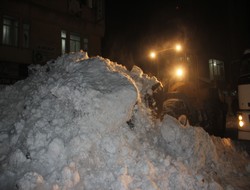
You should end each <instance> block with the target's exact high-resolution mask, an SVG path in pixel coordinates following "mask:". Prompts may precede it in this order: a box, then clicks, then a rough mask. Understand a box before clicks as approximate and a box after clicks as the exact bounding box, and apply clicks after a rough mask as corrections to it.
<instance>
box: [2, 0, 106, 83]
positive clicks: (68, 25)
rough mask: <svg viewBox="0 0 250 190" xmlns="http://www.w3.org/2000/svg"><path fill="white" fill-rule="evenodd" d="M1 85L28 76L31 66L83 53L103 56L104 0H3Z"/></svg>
mask: <svg viewBox="0 0 250 190" xmlns="http://www.w3.org/2000/svg"><path fill="white" fill-rule="evenodd" d="M0 4H1V6H0V25H1V30H0V84H12V83H14V82H16V81H17V80H20V79H23V78H25V77H27V74H28V69H27V66H28V65H30V64H45V63H46V62H47V61H48V60H51V59H56V58H57V57H58V56H60V55H62V54H64V53H69V52H75V51H79V50H84V51H87V52H88V54H89V55H90V56H91V55H93V56H94V55H101V42H102V38H103V37H104V31H105V20H104V0H2V1H1V3H0Z"/></svg>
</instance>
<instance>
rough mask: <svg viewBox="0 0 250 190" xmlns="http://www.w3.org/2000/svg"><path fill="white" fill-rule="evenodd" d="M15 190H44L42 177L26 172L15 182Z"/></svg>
mask: <svg viewBox="0 0 250 190" xmlns="http://www.w3.org/2000/svg"><path fill="white" fill-rule="evenodd" d="M16 189H18V190H33V189H45V185H44V181H43V177H42V176H40V175H39V174H37V173H36V172H28V173H26V174H24V176H23V177H22V178H21V179H19V180H18V181H17V184H16Z"/></svg>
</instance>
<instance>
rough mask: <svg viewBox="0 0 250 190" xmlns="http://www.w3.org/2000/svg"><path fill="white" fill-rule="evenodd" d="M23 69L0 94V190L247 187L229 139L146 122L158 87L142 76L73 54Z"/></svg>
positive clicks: (167, 121)
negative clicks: (150, 100) (24, 72)
mask: <svg viewBox="0 0 250 190" xmlns="http://www.w3.org/2000/svg"><path fill="white" fill-rule="evenodd" d="M30 69H31V71H32V75H31V76H30V77H29V78H27V79H26V80H24V81H20V82H18V83H16V84H15V85H13V86H8V87H7V88H5V89H3V90H2V91H0V110H1V115H0V167H1V168H0V170H1V174H0V189H23V190H28V189H53V190H59V189H65V190H66V189H76V190H77V189H91V190H92V189H192V190H193V189H223V188H226V189H234V188H235V189H240V188H243V189H244V188H246V187H249V182H248V181H247V180H246V179H247V177H249V172H250V171H249V166H250V165H249V158H248V155H246V154H244V153H241V152H239V151H238V150H236V148H235V147H234V146H233V144H232V143H229V140H228V139H220V138H215V137H210V136H209V135H208V134H207V133H206V132H205V131H204V130H203V129H201V128H199V127H192V126H182V125H181V124H180V123H179V122H178V121H177V120H175V119H174V118H172V117H170V116H168V115H166V116H165V117H164V119H163V120H162V121H160V120H155V119H154V118H153V117H152V115H151V110H150V109H149V108H148V107H147V104H146V102H145V97H146V96H148V95H151V94H152V93H153V92H152V86H154V85H156V84H157V83H159V82H158V81H157V79H156V78H155V77H149V76H147V75H146V74H144V73H143V72H142V70H141V69H140V68H138V67H136V66H135V67H134V68H133V69H132V70H131V71H128V70H127V69H126V68H125V67H123V66H121V65H118V64H116V63H114V62H111V61H110V60H108V59H104V58H102V57H94V58H88V56H87V54H86V53H84V52H79V53H74V54H69V55H64V56H62V57H59V58H58V59H57V60H56V61H51V62H49V63H48V64H46V65H44V66H33V67H30ZM236 158H237V159H236ZM235 159H236V160H235ZM224 167H226V169H225V168H224ZM237 177H238V180H239V183H238V184H237V183H236V184H235V183H233V182H232V180H230V179H233V178H237ZM241 179H243V180H241Z"/></svg>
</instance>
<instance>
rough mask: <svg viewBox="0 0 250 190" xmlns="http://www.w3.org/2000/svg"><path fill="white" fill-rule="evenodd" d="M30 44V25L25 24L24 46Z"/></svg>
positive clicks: (26, 46)
mask: <svg viewBox="0 0 250 190" xmlns="http://www.w3.org/2000/svg"><path fill="white" fill-rule="evenodd" d="M29 44H30V25H29V24H23V47H24V48H28V47H29Z"/></svg>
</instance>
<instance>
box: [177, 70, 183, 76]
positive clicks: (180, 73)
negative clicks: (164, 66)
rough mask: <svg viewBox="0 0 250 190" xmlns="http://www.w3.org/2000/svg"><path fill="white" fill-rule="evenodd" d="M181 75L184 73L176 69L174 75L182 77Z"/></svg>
mask: <svg viewBox="0 0 250 190" xmlns="http://www.w3.org/2000/svg"><path fill="white" fill-rule="evenodd" d="M183 74H184V72H183V69H182V68H178V69H177V70H176V75H177V76H178V77H182V76H183Z"/></svg>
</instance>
